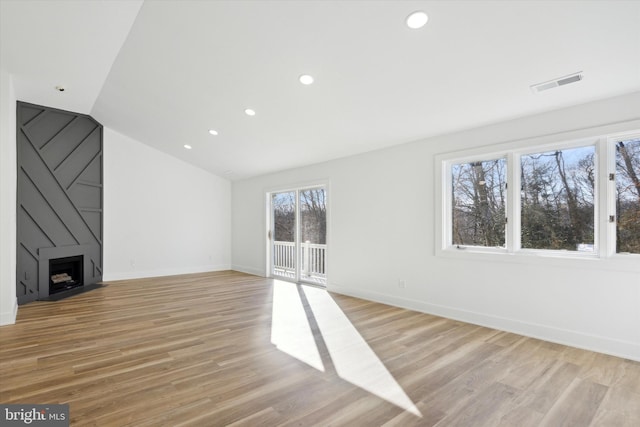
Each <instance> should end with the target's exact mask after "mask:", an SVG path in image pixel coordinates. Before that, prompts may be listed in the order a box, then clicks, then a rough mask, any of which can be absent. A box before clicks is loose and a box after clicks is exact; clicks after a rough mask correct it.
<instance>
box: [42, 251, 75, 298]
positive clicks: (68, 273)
mask: <svg viewBox="0 0 640 427" xmlns="http://www.w3.org/2000/svg"><path fill="white" fill-rule="evenodd" d="M83 258H84V257H83V256H82V255H77V256H70V257H64V258H51V259H50V260H49V295H53V294H56V293H58V292H63V291H69V290H71V289H75V288H79V287H81V286H82V285H83V278H84V272H83V265H84V259H83Z"/></svg>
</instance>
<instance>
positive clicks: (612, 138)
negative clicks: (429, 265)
mask: <svg viewBox="0 0 640 427" xmlns="http://www.w3.org/2000/svg"><path fill="white" fill-rule="evenodd" d="M628 125H629V129H630V130H627V131H622V132H620V131H618V132H611V131H609V132H607V130H611V129H610V128H612V127H613V126H603V127H602V128H601V129H600V130H602V131H603V132H597V129H595V130H596V131H594V129H591V131H589V130H582V131H572V132H566V133H564V134H554V135H547V136H542V137H538V138H532V139H527V140H519V141H513V142H508V143H501V144H495V145H488V146H483V147H477V148H473V149H468V150H460V151H452V152H449V153H442V154H436V155H435V165H434V169H435V185H436V192H435V194H436V195H437V196H439V197H437V200H436V209H435V225H436V233H435V237H436V238H435V245H436V247H435V251H436V255H437V256H444V257H463V258H472V259H473V258H475V259H483V258H486V257H487V256H489V257H490V258H492V257H493V256H501V255H502V258H501V259H513V260H515V261H517V262H532V261H533V260H536V259H541V258H542V259H546V260H547V261H543V262H548V261H549V259H554V258H555V259H558V260H561V261H559V262H561V263H563V262H566V261H564V260H568V259H579V260H591V261H592V262H593V261H602V260H604V259H607V260H610V261H612V262H613V263H614V264H615V265H616V268H617V267H622V268H623V269H626V267H627V266H628V267H629V269H631V270H633V271H636V270H637V267H636V265H637V262H638V261H639V260H640V254H634V253H616V227H617V223H616V222H610V221H609V216H610V215H616V218H617V212H616V210H615V207H616V206H615V179H614V180H613V181H611V180H609V174H611V173H614V174H615V173H616V165H615V142H617V141H621V140H627V139H633V138H637V137H640V120H635V121H632V122H629V124H628ZM587 146H593V147H594V148H595V152H594V168H595V175H596V180H595V186H594V201H593V206H594V251H593V252H579V251H569V250H553V249H528V248H526V249H523V248H522V247H521V234H520V233H521V190H520V185H521V179H520V172H519V171H520V164H521V157H522V156H524V155H528V154H534V153H542V152H547V151H554V150H565V149H572V148H580V147H587ZM498 158H506V159H507V165H506V167H507V192H506V198H507V206H506V218H507V224H506V230H505V234H506V235H505V246H506V247H505V248H495V247H492V248H486V247H482V246H470V245H464V246H462V245H453V244H452V241H453V236H452V231H453V216H452V215H453V188H452V186H453V184H452V179H451V177H452V165H454V164H459V163H465V162H467V163H468V162H470V161H487V160H495V159H498ZM438 228H439V229H440V230H439V231H440V232H438ZM505 256H506V257H505Z"/></svg>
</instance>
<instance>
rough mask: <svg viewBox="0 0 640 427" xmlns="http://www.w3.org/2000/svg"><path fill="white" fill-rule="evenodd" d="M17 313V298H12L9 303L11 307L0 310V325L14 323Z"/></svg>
mask: <svg viewBox="0 0 640 427" xmlns="http://www.w3.org/2000/svg"><path fill="white" fill-rule="evenodd" d="M17 315H18V299H17V298H14V299H13V302H12V304H11V308H10V309H9V310H8V311H3V312H0V326H3V325H13V324H14V323H16V316H17Z"/></svg>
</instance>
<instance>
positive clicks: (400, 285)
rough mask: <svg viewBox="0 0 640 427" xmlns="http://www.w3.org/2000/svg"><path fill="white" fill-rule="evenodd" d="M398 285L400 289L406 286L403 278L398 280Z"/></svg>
mask: <svg viewBox="0 0 640 427" xmlns="http://www.w3.org/2000/svg"><path fill="white" fill-rule="evenodd" d="M398 287H399V288H400V289H404V288H405V287H406V284H405V283H404V280H398Z"/></svg>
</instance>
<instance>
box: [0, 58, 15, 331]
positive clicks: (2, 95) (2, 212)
mask: <svg viewBox="0 0 640 427" xmlns="http://www.w3.org/2000/svg"><path fill="white" fill-rule="evenodd" d="M16 163H17V161H16V97H15V93H14V90H13V83H12V81H11V75H9V73H8V72H7V71H5V70H4V69H0V325H6V324H11V323H15V320H16V313H17V310H18V304H17V300H16V175H17V172H16Z"/></svg>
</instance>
